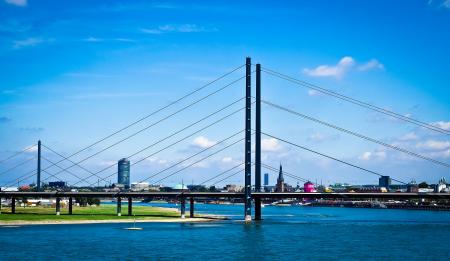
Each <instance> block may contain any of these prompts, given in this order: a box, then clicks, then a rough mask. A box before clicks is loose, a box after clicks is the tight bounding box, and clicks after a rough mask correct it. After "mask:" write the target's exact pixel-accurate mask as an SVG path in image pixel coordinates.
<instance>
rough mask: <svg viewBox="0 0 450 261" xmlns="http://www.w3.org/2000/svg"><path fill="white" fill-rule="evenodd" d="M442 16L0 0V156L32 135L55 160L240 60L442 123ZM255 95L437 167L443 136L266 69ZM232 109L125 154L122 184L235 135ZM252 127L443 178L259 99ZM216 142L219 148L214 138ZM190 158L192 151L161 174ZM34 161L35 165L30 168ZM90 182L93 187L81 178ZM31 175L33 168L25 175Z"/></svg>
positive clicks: (337, 175)
mask: <svg viewBox="0 0 450 261" xmlns="http://www.w3.org/2000/svg"><path fill="white" fill-rule="evenodd" d="M449 25H450V2H449V1H448V0H447V1H437V0H433V1H426V0H424V1H419V0H417V1H286V2H284V3H283V4H280V3H277V4H274V3H273V2H270V1H245V2H242V1H235V2H229V1H214V2H212V1H190V2H189V3H186V1H73V2H70V3H69V2H68V1H45V0H40V1H33V0H28V1H27V0H4V1H2V2H0V71H1V74H0V79H1V81H0V159H3V158H6V157H8V156H9V155H11V154H12V153H14V152H15V151H19V150H21V149H23V148H25V147H27V146H29V145H32V144H34V143H36V141H37V140H38V139H41V140H42V142H43V143H44V144H47V145H48V146H49V147H51V148H53V149H55V150H57V151H58V152H60V153H61V154H63V155H70V154H71V153H73V152H75V151H77V150H78V149H81V148H83V147H84V146H86V145H88V144H90V143H92V142H94V141H96V140H97V139H100V138H102V137H104V136H106V135H108V134H109V133H111V132H113V131H114V130H116V129H119V128H121V127H123V126H125V125H127V124H128V123H130V122H132V121H134V120H136V119H138V118H139V117H141V116H144V115H146V114H148V113H150V112H152V111H154V110H155V109H157V108H159V107H161V106H164V105H166V104H168V103H169V102H170V101H173V100H175V99H177V98H178V97H180V96H181V95H183V94H185V93H187V92H189V91H190V90H193V89H195V88H197V87H200V86H202V85H203V84H205V83H207V82H208V81H210V80H212V79H214V78H216V77H218V76H219V75H221V74H223V73H225V72H227V71H229V70H231V69H233V68H235V67H237V66H239V65H242V64H243V63H244V60H245V57H246V56H251V57H252V59H253V60H252V61H253V62H254V63H257V62H260V63H261V64H262V65H263V66H265V67H267V68H271V69H274V70H277V71H280V72H283V73H285V74H288V75H291V76H293V77H296V78H299V79H302V80H305V81H308V82H311V83H314V84H317V85H319V86H321V87H324V88H328V89H331V90H334V91H338V92H340V93H342V94H345V95H349V96H351V97H354V98H358V99H361V100H363V101H367V102H370V103H373V104H376V105H378V106H381V107H383V108H387V109H390V110H394V111H396V112H398V113H401V114H403V115H408V116H411V117H413V118H417V119H419V120H422V121H424V122H427V123H429V124H434V125H436V126H440V127H441V128H443V129H447V130H450V102H449V97H450V86H449V85H450V75H449V73H448V68H450V51H449V46H450V28H449ZM242 75H243V71H242V70H241V71H239V72H237V73H234V74H232V75H230V76H229V77H227V78H226V79H224V80H223V81H220V82H218V83H216V84H214V85H212V86H210V87H208V88H207V89H206V90H204V91H202V92H201V93H199V94H196V95H195V96H193V97H190V98H189V99H188V100H185V101H183V103H181V104H178V105H177V106H175V107H173V108H171V109H169V110H167V111H164V112H163V113H161V114H158V115H155V116H154V117H151V118H149V119H148V120H146V121H144V122H142V123H140V124H138V125H137V126H134V128H132V129H130V130H127V131H126V132H123V133H121V134H119V135H117V136H114V137H113V138H111V139H108V140H107V141H105V142H103V143H101V144H98V145H96V146H95V147H94V148H92V149H91V150H89V151H85V152H83V153H81V154H80V155H77V156H75V157H73V158H72V160H74V161H79V160H82V159H83V158H85V157H88V156H89V155H91V154H93V153H95V152H96V151H99V150H101V149H102V148H104V147H106V146H108V145H110V144H113V143H114V142H116V141H118V140H120V139H121V138H123V137H126V136H127V135H129V134H132V133H133V132H136V131H138V130H139V129H141V128H143V127H145V126H147V125H149V124H151V123H152V122H154V121H156V120H158V119H160V118H162V117H164V116H165V115H168V114H170V113H171V112H173V111H176V110H177V109H179V108H182V107H183V106H185V105H187V104H189V103H190V102H192V101H194V100H195V99H199V98H201V97H203V96H204V95H206V94H207V93H209V92H212V91H213V90H215V89H217V88H220V87H221V86H223V85H225V84H226V83H228V82H231V81H233V80H234V79H236V78H238V77H240V76H242ZM243 88H244V83H243V82H238V83H237V84H236V85H233V87H231V88H228V89H226V90H224V91H223V92H220V93H218V94H217V95H214V96H213V97H212V98H211V99H208V100H207V101H205V102H202V103H199V104H198V105H196V107H195V108H191V109H189V110H186V111H184V112H183V113H181V114H180V115H177V117H174V118H173V119H171V120H168V121H165V122H163V123H162V124H160V125H158V126H155V127H154V128H151V129H150V130H148V131H145V132H143V133H141V134H139V135H136V137H133V138H132V139H130V140H129V141H127V142H124V143H121V144H118V145H117V146H114V147H113V148H111V149H110V150H108V151H105V152H104V153H101V154H99V155H97V156H96V157H93V158H92V159H89V160H86V161H84V162H83V163H82V165H83V166H84V167H86V168H88V169H91V170H92V171H96V170H100V169H102V168H104V167H105V166H109V165H111V164H114V162H115V161H117V160H118V159H120V158H121V157H125V156H128V155H131V154H132V153H134V152H135V151H137V150H139V149H141V148H143V147H146V146H148V145H150V144H151V143H153V142H155V141H157V140H159V139H161V138H162V137H164V136H166V135H168V134H170V133H172V132H175V131H177V130H178V129H181V128H182V127H184V126H186V125H188V124H189V123H191V122H193V121H195V120H196V119H198V117H203V116H206V115H207V114H208V113H211V112H213V111H215V110H218V109H219V108H221V107H223V106H225V105H227V104H229V103H231V102H232V101H234V100H236V99H238V98H241V97H242V96H243V95H244V89H243ZM263 98H264V99H266V100H269V101H272V102H275V103H277V104H280V105H283V106H286V107H289V108H291V109H293V110H296V111H299V112H302V113H304V114H307V115H310V116H313V117H316V118H319V119H321V120H324V121H327V122H330V123H333V124H336V125H338V126H341V127H345V128H347V129H350V130H354V131H357V132H360V133H362V134H364V135H367V136H370V137H373V138H376V139H380V140H382V141H384V142H387V143H389V144H394V145H397V146H401V147H403V148H405V149H408V150H411V151H414V152H417V153H421V154H423V155H425V156H428V157H432V158H434V159H437V160H440V161H443V162H447V163H448V162H450V139H449V136H448V135H443V134H439V133H436V132H432V131H429V130H426V129H423V128H419V127H417V126H415V125H411V124H408V123H404V122H400V121H398V120H394V119H391V118H389V117H386V116H383V115H380V114H377V113H375V112H372V111H368V110H365V109H362V108H359V107H355V106H354V105H351V104H347V103H344V102H342V101H338V100H336V99H334V98H332V97H328V96H324V95H320V94H318V93H316V92H314V91H312V90H308V89H302V88H300V87H298V86H296V85H294V84H291V83H289V82H286V81H283V80H280V79H277V78H274V77H272V76H270V75H267V74H263ZM241 105H242V104H240V105H239V104H238V105H236V106H234V107H233V108H231V109H230V110H229V111H228V112H231V111H232V109H238V108H240V107H239V106H241ZM241 114H242V113H241ZM241 114H239V115H235V116H233V117H231V118H230V119H228V120H227V121H226V122H224V123H223V124H221V125H220V124H219V125H217V126H214V127H212V128H210V129H208V130H206V131H205V132H203V133H199V134H198V135H195V136H193V137H191V138H190V139H188V140H186V141H184V142H183V143H181V144H177V145H176V146H174V147H172V148H170V149H168V150H166V151H164V152H163V153H160V154H156V155H154V156H152V157H150V158H149V159H147V160H145V161H143V162H142V164H136V165H135V166H133V167H132V181H140V180H142V179H144V178H145V177H148V176H150V175H152V174H153V173H155V172H158V171H159V170H161V169H163V168H165V167H168V166H171V165H172V164H174V163H176V162H178V161H180V160H181V159H183V158H185V157H187V156H189V155H191V154H192V153H195V152H198V151H199V150H200V149H201V148H204V147H205V146H206V147H207V146H208V145H211V144H214V143H216V142H217V141H220V140H221V139H224V138H225V137H228V136H230V135H231V134H233V133H235V132H237V131H240V130H241V128H243V127H244V125H243V115H241ZM222 115H225V114H222ZM217 118H218V117H217ZM211 120H212V119H211ZM205 124H206V122H205ZM197 128H199V127H197ZM194 130H196V129H195V128H192V129H191V130H190V131H191V132H193V131H194ZM263 130H265V131H266V132H268V133H271V134H274V135H276V136H278V137H281V138H287V139H289V140H291V141H294V142H296V143H298V144H300V145H304V146H307V147H310V148H312V149H314V150H317V151H320V152H323V153H326V154H329V155H331V156H335V157H337V158H340V159H343V160H346V161H349V162H352V163H355V164H357V165H360V166H363V167H366V168H368V169H371V170H374V171H377V172H380V173H383V174H386V175H391V176H393V177H395V178H397V179H400V180H404V181H410V180H411V179H415V180H417V181H423V180H425V181H428V182H431V183H433V182H436V181H437V180H438V179H439V178H440V177H442V176H444V177H447V178H450V177H449V176H448V173H449V171H448V169H447V168H445V167H442V166H438V165H435V164H432V163H430V162H427V161H423V160H418V159H416V158H412V157H407V156H405V155H403V154H401V153H399V152H396V151H392V150H390V149H388V148H384V147H380V146H379V145H375V144H372V143H369V142H366V141H361V140H359V139H358V138H355V137H352V136H348V135H346V134H345V133H339V132H336V131H335V130H332V129H328V128H326V127H323V126H320V125H317V124H315V123H313V122H309V121H306V120H302V119H300V118H296V117H295V116H292V115H289V114H286V113H284V112H280V111H277V110H275V109H273V108H270V107H266V106H264V107H263ZM187 134H189V132H186V133H184V135H187ZM178 137H179V138H181V137H183V135H181V136H178ZM175 140H176V139H175V138H174V139H172V140H168V141H167V142H166V143H162V144H158V145H157V146H155V147H154V148H150V149H148V150H146V151H144V152H143V153H141V154H139V155H136V157H133V158H131V162H133V161H136V160H139V159H141V158H143V157H144V156H147V155H150V154H152V153H153V152H155V151H157V150H158V148H162V147H164V145H167V144H170V143H171V142H174V141H175ZM227 142H228V143H227V144H229V143H231V141H227ZM263 145H264V146H263V147H264V148H263V149H264V153H263V159H264V162H265V163H267V164H270V165H275V166H277V165H278V164H280V163H282V164H283V165H284V166H285V168H284V169H285V170H287V171H289V172H291V173H295V174H296V175H298V176H301V177H304V178H308V179H311V180H313V181H315V180H317V181H321V180H322V182H324V183H326V184H328V183H334V182H351V183H358V184H363V183H376V182H377V179H378V178H377V176H374V175H371V174H368V173H364V172H361V171H358V170H354V169H351V168H349V167H347V166H343V165H341V164H339V163H336V162H332V161H330V160H326V159H323V158H320V157H317V156H315V155H311V154H310V153H308V152H305V151H301V150H299V149H297V148H294V147H292V146H289V145H287V144H283V143H280V142H277V141H275V140H272V139H270V138H267V137H265V139H264V140H263ZM158 146H159V147H158ZM224 146H225V145H221V144H219V145H218V148H220V147H224ZM34 155H35V152H34V151H30V152H29V153H26V154H25V155H22V156H20V157H17V158H15V159H14V160H10V161H8V162H5V163H3V164H1V165H0V172H2V171H3V170H7V169H8V168H10V167H12V166H14V165H15V164H18V163H20V162H22V161H23V160H25V159H27V158H29V157H33V156H34ZM205 155H207V154H205ZM44 156H45V157H46V158H48V159H50V160H53V161H56V160H59V158H58V156H57V155H54V154H52V153H51V152H49V151H45V150H44ZM242 156H243V148H242V145H240V146H239V145H236V146H233V147H231V148H230V149H227V150H224V151H223V152H221V153H218V154H217V155H215V156H213V157H211V158H209V159H208V160H207V161H205V162H203V163H202V164H196V165H194V166H193V167H190V168H188V169H186V171H183V172H180V173H179V174H175V175H174V176H172V177H170V178H167V179H166V180H165V181H164V184H166V185H173V184H175V183H180V182H181V180H184V182H185V183H190V182H194V183H199V182H201V181H203V180H205V179H207V178H208V177H212V176H213V175H215V174H216V173H218V172H220V171H223V170H226V169H228V168H229V167H231V166H233V164H237V163H238V162H240V161H242V158H243V157H242ZM198 158H199V157H197V158H196V159H198ZM190 162H195V159H192V160H191V161H189V162H184V163H182V164H180V165H179V166H177V167H176V168H174V169H172V171H175V170H176V169H177V168H178V169H179V168H181V166H183V165H185V166H187V165H189V163H190ZM45 164H47V165H45ZM34 165H35V162H33V161H30V163H29V164H25V165H24V166H22V167H20V168H18V169H16V170H15V171H13V172H9V173H6V174H3V175H0V181H1V183H2V184H7V183H11V182H14V178H15V177H17V176H20V175H21V174H22V173H26V172H27V171H28V170H30V169H33V168H34ZM61 165H62V166H69V165H70V164H69V163H62V164H61ZM45 166H48V162H44V167H45ZM70 170H71V171H72V172H73V173H76V174H77V175H79V176H83V177H87V176H89V175H88V174H87V173H86V172H84V171H83V170H81V169H80V168H77V167H73V168H71V169H70ZM114 171H115V167H113V168H111V169H109V170H108V171H105V172H103V173H102V174H101V175H102V176H108V175H110V174H113V173H114ZM48 172H50V173H57V172H58V169H57V168H56V167H53V168H50V169H48ZM170 173H171V171H168V172H165V173H164V175H167V174H170ZM45 175H48V174H45ZM45 175H44V176H45ZM58 175H59V176H60V177H61V179H63V180H67V181H69V183H70V182H72V181H74V180H75V179H74V178H73V177H71V176H70V175H68V174H64V173H61V174H58ZM164 175H163V174H161V177H163V176H164ZM157 177H160V176H157ZM115 179H116V178H115V176H114V175H113V176H112V177H111V178H108V179H107V180H111V182H115ZM48 180H50V181H51V180H54V178H49V179H48ZM48 180H47V181H48ZM89 180H90V181H91V182H95V181H96V178H92V179H89ZM155 180H157V178H156V179H153V180H150V181H155ZM274 180H275V174H273V173H271V182H274ZM31 181H32V178H30V179H29V180H25V181H24V183H26V182H31ZM288 182H289V183H291V184H295V183H296V181H294V180H288ZM225 183H243V175H236V176H234V177H232V178H230V179H228V180H226V181H224V182H222V183H220V184H219V185H223V184H225Z"/></svg>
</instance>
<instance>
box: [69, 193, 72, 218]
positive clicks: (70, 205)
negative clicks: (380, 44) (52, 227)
mask: <svg viewBox="0 0 450 261" xmlns="http://www.w3.org/2000/svg"><path fill="white" fill-rule="evenodd" d="M72 201H73V199H72V197H69V215H72V204H73V202H72Z"/></svg>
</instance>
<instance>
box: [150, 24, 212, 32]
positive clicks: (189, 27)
mask: <svg viewBox="0 0 450 261" xmlns="http://www.w3.org/2000/svg"><path fill="white" fill-rule="evenodd" d="M215 31H217V29H216V28H213V29H206V28H205V27H202V26H198V25H196V24H181V25H170V24H167V25H160V26H158V27H157V28H142V29H141V32H143V33H146V34H162V33H198V32H215Z"/></svg>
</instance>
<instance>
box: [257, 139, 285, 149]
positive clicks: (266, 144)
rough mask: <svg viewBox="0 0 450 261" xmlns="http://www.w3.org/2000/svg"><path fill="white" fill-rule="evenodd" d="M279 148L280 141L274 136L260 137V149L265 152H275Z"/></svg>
mask: <svg viewBox="0 0 450 261" xmlns="http://www.w3.org/2000/svg"><path fill="white" fill-rule="evenodd" d="M280 149H281V145H280V142H279V141H278V140H277V139H274V138H268V139H261V150H262V151H266V152H275V151H279V150H280Z"/></svg>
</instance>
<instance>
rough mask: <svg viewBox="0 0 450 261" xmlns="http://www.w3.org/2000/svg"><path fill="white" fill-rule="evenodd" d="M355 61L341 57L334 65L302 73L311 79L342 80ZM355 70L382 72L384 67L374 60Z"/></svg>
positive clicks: (311, 93) (312, 94)
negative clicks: (328, 78)
mask: <svg viewBox="0 0 450 261" xmlns="http://www.w3.org/2000/svg"><path fill="white" fill-rule="evenodd" d="M356 64H357V63H356V61H355V59H353V58H352V57H351V56H345V57H342V58H341V60H339V62H338V63H337V64H336V65H319V66H317V67H316V68H314V69H308V68H305V69H303V73H305V74H306V75H309V76H313V77H335V78H337V79H340V78H342V77H343V76H344V75H345V74H347V73H348V72H349V71H350V70H351V69H352V68H353V67H354V66H355V65H356ZM357 69H358V70H359V71H369V70H373V69H378V70H383V69H384V65H383V64H382V63H380V62H379V61H378V60H376V59H371V60H370V61H368V62H366V63H364V64H360V65H359V66H358V67H357ZM308 94H309V95H311V96H314V95H316V94H317V92H315V91H309V92H308Z"/></svg>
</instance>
